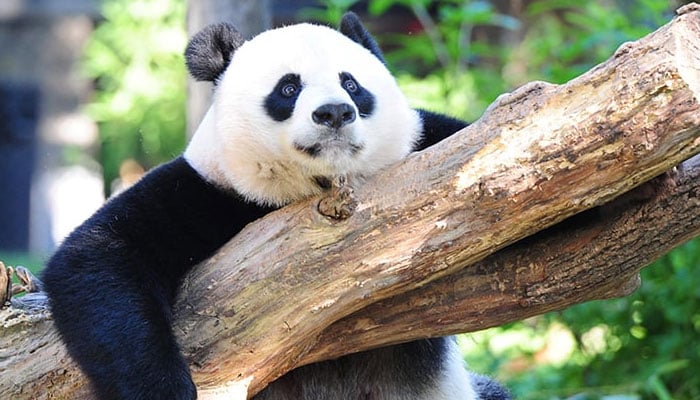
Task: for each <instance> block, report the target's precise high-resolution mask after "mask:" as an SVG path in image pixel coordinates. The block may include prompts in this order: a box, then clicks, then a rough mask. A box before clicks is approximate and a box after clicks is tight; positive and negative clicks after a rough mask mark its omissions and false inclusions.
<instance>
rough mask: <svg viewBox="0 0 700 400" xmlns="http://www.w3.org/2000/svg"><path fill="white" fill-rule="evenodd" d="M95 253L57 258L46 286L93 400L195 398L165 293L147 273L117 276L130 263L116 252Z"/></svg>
mask: <svg viewBox="0 0 700 400" xmlns="http://www.w3.org/2000/svg"><path fill="white" fill-rule="evenodd" d="M93 251H95V250H94V249H93ZM95 252H97V253H101V254H100V255H93V256H92V257H90V255H85V254H79V253H77V252H73V253H72V252H70V251H64V252H62V253H60V254H59V255H58V257H57V258H55V259H54V260H53V261H52V265H51V268H50V269H49V270H48V271H47V272H48V273H47V274H45V276H44V279H45V280H46V281H47V282H48V285H49V286H48V288H49V291H50V295H51V307H52V310H53V315H54V320H55V323H56V325H57V327H58V328H59V330H60V332H61V335H62V337H63V339H64V341H65V343H66V344H67V346H68V349H69V351H70V354H71V356H72V357H73V358H75V360H76V361H77V362H78V364H79V365H80V366H81V368H82V370H83V371H84V372H85V374H86V375H87V376H88V377H89V378H90V381H91V383H92V385H93V388H94V390H95V391H96V394H97V395H98V398H100V399H102V400H104V399H183V400H185V399H186V400H191V399H194V398H196V394H195V393H196V389H195V386H194V384H193V383H192V379H191V378H190V374H189V370H188V366H187V364H186V363H185V361H184V359H183V358H182V356H181V355H180V352H179V349H178V346H177V343H176V341H175V338H174V336H173V334H172V332H171V329H170V306H169V304H168V299H167V297H168V296H167V294H166V292H167V291H166V290H165V289H164V288H163V287H161V286H158V285H157V283H155V278H154V276H153V274H151V273H145V275H142V276H139V275H138V273H134V271H129V269H130V268H129V267H127V268H126V269H124V270H119V268H124V267H125V264H130V263H131V262H130V261H129V259H125V258H122V257H120V256H121V255H122V254H119V252H118V251H117V252H116V253H117V254H112V255H111V256H106V253H108V252H109V251H108V250H107V249H105V250H102V251H95ZM87 257H89V258H92V260H87V259H86V258H87ZM115 263H118V264H119V266H115V267H114V268H113V267H112V266H111V265H113V264H115ZM110 264H111V265H110ZM75 265H80V268H79V269H78V268H75V267H74V266H75Z"/></svg>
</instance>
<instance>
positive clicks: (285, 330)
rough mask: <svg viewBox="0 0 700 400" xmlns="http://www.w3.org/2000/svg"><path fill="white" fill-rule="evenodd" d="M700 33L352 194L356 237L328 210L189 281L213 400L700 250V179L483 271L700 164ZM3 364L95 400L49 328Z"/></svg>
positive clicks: (239, 247) (565, 300)
mask: <svg viewBox="0 0 700 400" xmlns="http://www.w3.org/2000/svg"><path fill="white" fill-rule="evenodd" d="M699 26H700V12H698V11H692V9H689V11H688V12H687V13H685V14H683V15H681V16H680V17H678V18H676V19H674V20H673V21H672V22H671V23H669V24H668V25H666V26H664V27H663V28H661V29H660V30H659V31H657V32H655V33H654V34H652V35H650V36H648V37H646V38H644V39H641V40H639V41H637V42H635V43H632V44H627V45H624V46H622V47H621V49H620V50H618V52H617V53H616V54H615V55H614V56H613V57H612V58H611V59H610V60H609V61H607V62H606V63H604V64H601V65H600V66H598V67H596V68H594V69H593V70H591V71H589V72H588V73H586V74H584V75H582V76H581V77H579V78H577V79H575V80H573V81H572V82H569V83H568V84H566V85H560V86H555V85H548V84H544V83H533V84H530V85H526V86H525V87H523V88H521V89H519V90H517V91H515V92H514V93H512V94H509V95H505V96H503V97H501V98H500V99H499V100H498V101H497V102H496V103H495V104H494V105H493V106H492V107H491V108H490V109H489V110H488V111H487V113H486V114H485V115H484V117H483V118H482V119H481V120H479V121H478V122H476V123H475V124H474V125H472V126H471V127H470V128H468V129H467V130H465V131H464V132H461V133H460V134H458V135H456V136H455V137H453V138H451V139H449V140H447V141H445V142H443V143H441V144H439V145H437V146H435V147H434V148H431V149H429V150H428V151H426V152H424V153H421V154H416V155H413V156H411V157H410V158H409V159H407V160H406V161H405V162H403V163H401V164H400V165H397V166H396V167H394V168H391V169H390V170H389V171H386V172H385V173H383V174H381V175H380V176H378V177H377V179H375V180H373V181H371V182H370V183H368V184H367V185H366V186H363V187H359V188H355V196H356V199H358V201H359V203H358V204H357V208H356V209H355V212H354V214H353V215H352V216H351V217H350V218H349V219H347V220H344V221H340V222H338V221H332V220H330V219H327V218H324V217H322V216H321V215H319V214H318V212H317V209H316V207H317V204H318V200H313V201H308V202H304V203H300V204H296V205H292V206H290V207H287V208H285V209H283V210H281V211H279V212H276V213H274V214H272V215H270V216H268V217H266V218H265V219H263V220H262V221H259V222H256V223H255V224H252V225H251V226H250V227H249V229H246V230H244V231H243V232H242V233H241V234H240V235H239V236H237V237H236V238H234V239H233V240H232V241H231V242H230V243H229V244H228V245H227V246H225V247H224V248H223V249H222V250H221V251H220V252H219V253H218V254H217V255H216V256H214V257H213V258H212V259H211V260H209V261H208V262H207V263H205V264H203V265H202V266H200V268H198V269H197V270H196V271H195V272H194V273H193V274H191V275H190V276H189V277H188V279H187V281H186V282H185V285H184V290H183V293H182V295H181V297H180V299H179V301H178V303H177V305H176V310H177V316H178V317H177V322H176V326H175V330H176V332H177V334H178V335H179V337H180V338H181V340H182V344H183V348H184V351H185V353H186V354H187V356H188V357H189V358H190V360H191V362H192V364H191V365H192V370H193V373H194V375H195V379H196V381H197V382H198V385H199V387H200V389H201V390H200V392H201V397H203V398H213V397H214V396H213V395H212V393H215V392H218V393H221V392H222V391H226V390H227V388H231V387H233V386H235V384H236V383H237V382H238V383H240V385H239V387H238V388H239V389H241V388H243V389H245V387H246V386H249V389H250V393H254V392H256V391H258V390H259V389H261V388H262V387H263V386H264V385H265V384H266V383H267V382H269V381H270V380H271V379H273V378H274V377H276V376H279V375H280V374H282V373H284V372H285V371H287V370H289V369H290V368H292V367H294V366H296V365H300V364H303V363H306V362H310V361H314V360H320V359H324V358H327V357H334V356H338V355H340V354H344V353H347V352H350V351H356V350H360V349H366V348H371V347H375V346H379V345H383V344H387V343H393V342H396V341H403V340H410V339H414V338H417V337H424V336H431V335H436V334H448V333H454V332H458V331H467V330H474V329H479V328H481V327H485V326H491V325H494V324H500V323H504V322H507V321H513V320H517V319H521V318H523V317H526V316H529V315H533V314H537V313H541V312H544V311H547V310H550V309H557V308H562V307H565V306H567V305H570V304H574V303H576V302H580V301H585V300H588V299H591V298H601V297H610V296H617V295H622V294H625V293H627V292H628V291H629V290H632V288H634V287H635V284H636V272H637V271H638V270H639V269H640V268H641V267H642V266H644V265H645V264H646V263H647V262H648V261H649V260H651V259H653V258H655V257H658V256H659V255H660V254H662V253H663V252H665V251H667V250H668V249H669V248H671V247H673V245H675V244H677V243H679V242H680V241H681V240H683V239H686V238H688V237H692V236H694V235H696V234H697V233H698V226H697V225H698V222H697V219H698V218H699V216H700V212H699V210H700V209H699V208H698V207H697V200H696V199H697V198H698V197H697V194H698V190H700V189H698V186H697V184H696V182H698V178H700V177H698V176H697V174H698V168H696V167H695V164H692V165H693V167H692V168H687V169H681V170H679V171H678V172H676V173H674V174H671V175H669V176H667V177H666V178H664V179H662V180H660V181H653V182H652V183H650V184H649V185H651V186H647V187H642V188H638V189H636V190H635V191H634V192H633V193H635V194H634V195H631V196H632V197H628V198H627V199H626V200H624V201H622V202H621V203H612V204H611V205H606V206H605V207H603V208H602V210H601V211H600V212H602V213H603V214H602V215H603V216H604V218H601V219H599V220H591V223H590V225H585V226H581V227H579V229H573V230H571V231H570V232H569V231H567V234H566V235H561V234H552V232H555V231H553V230H550V231H547V232H549V234H547V232H545V233H542V234H539V235H536V236H533V237H532V238H528V239H525V240H526V241H527V242H522V241H521V242H519V243H518V244H516V245H514V246H510V247H508V248H506V249H504V250H502V251H501V252H499V253H497V254H495V255H492V256H490V257H489V258H487V259H485V260H483V261H481V262H479V263H476V264H474V263H475V262H478V261H480V260H482V259H483V258H484V257H486V256H488V255H489V254H492V253H494V252H495V251H497V250H499V249H502V248H503V247H505V246H507V245H509V244H511V243H514V242H516V241H518V240H520V239H522V238H524V237H526V236H528V235H532V234H534V233H536V232H537V231H540V230H542V229H544V228H546V227H548V226H551V225H552V224H555V223H557V222H559V221H561V220H563V219H564V218H567V217H569V216H571V215H573V214H576V213H579V212H581V211H584V210H586V209H588V208H590V207H592V206H596V205H601V204H604V203H607V202H609V201H610V200H612V199H613V198H614V197H616V196H618V195H619V194H620V193H623V192H625V191H627V190H629V189H630V188H632V187H635V186H637V185H639V184H640V183H641V182H644V181H646V180H649V179H650V178H652V177H654V176H656V175H659V174H660V173H662V172H664V171H667V170H669V169H670V168H671V167H673V166H675V165H678V164H679V163H680V162H681V161H682V160H684V159H686V158H687V157H689V156H691V155H692V154H695V153H697V152H698V147H699V146H700V140H699V139H698V137H699V136H700V105H699V103H698V99H699V98H700V59H699V57H700V49H699V48H698V43H700V32H698V27H699ZM688 165H691V164H688ZM649 187H651V188H653V190H650V189H649ZM674 202H678V203H674ZM683 204H684V205H685V207H681V205H683ZM592 215H596V214H592ZM663 224H666V225H663ZM556 229H559V228H556ZM636 234H638V235H639V236H638V237H637V236H635V235H636ZM642 249H643V250H644V251H646V252H642ZM628 250H629V252H628ZM584 256H587V258H581V257H584ZM582 260H586V262H581V261H582ZM11 319H12V318H11ZM14 319H15V320H17V319H16V318H14ZM22 330H23V331H24V332H22V333H20V331H22ZM18 335H23V338H24V341H22V342H21V343H20V342H19V340H18V339H17V336H18ZM0 352H2V353H0V398H5V397H8V395H9V398H13V399H24V398H50V397H49V396H48V394H47V393H46V391H39V390H37V389H36V388H38V387H43V388H46V389H45V390H50V391H51V393H52V394H53V396H54V397H55V398H85V397H83V394H80V395H78V394H76V390H80V391H84V390H85V387H84V380H83V379H82V377H81V376H80V375H79V374H78V373H77V372H76V369H75V366H74V365H73V364H71V363H70V361H69V359H68V357H67V356H66V354H65V349H63V347H62V346H61V345H60V344H58V343H57V341H56V338H55V333H53V328H52V327H51V323H50V321H49V322H46V321H41V322H31V321H29V322H19V323H15V324H14V325H13V327H12V328H5V329H4V330H3V332H2V334H0ZM42 375H45V376H44V377H42ZM27 377H30V378H27Z"/></svg>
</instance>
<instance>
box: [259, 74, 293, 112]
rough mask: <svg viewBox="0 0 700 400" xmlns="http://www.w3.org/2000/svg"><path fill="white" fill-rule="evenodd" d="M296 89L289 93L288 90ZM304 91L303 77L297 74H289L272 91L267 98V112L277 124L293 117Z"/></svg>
mask: <svg viewBox="0 0 700 400" xmlns="http://www.w3.org/2000/svg"><path fill="white" fill-rule="evenodd" d="M291 86H293V87H295V88H296V89H295V90H294V91H293V92H288V91H287V88H289V87H291ZM302 90H303V87H302V84H301V77H300V76H299V75H297V74H287V75H285V76H283V77H281V78H280V80H279V81H277V84H276V85H275V88H274V89H272V92H270V94H268V95H267V97H265V107H264V108H265V112H266V113H267V115H268V116H269V117H270V118H272V119H274V120H275V121H277V122H282V121H285V120H287V119H289V117H291V116H292V113H293V112H294V106H295V105H296V102H297V98H299V94H300V93H301V91H302Z"/></svg>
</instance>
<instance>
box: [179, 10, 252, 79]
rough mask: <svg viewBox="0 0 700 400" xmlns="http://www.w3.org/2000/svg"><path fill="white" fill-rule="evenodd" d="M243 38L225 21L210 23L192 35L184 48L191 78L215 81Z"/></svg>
mask: <svg viewBox="0 0 700 400" xmlns="http://www.w3.org/2000/svg"><path fill="white" fill-rule="evenodd" d="M243 42H245V39H244V38H243V36H242V35H241V34H240V33H239V32H238V30H236V28H235V27H234V26H233V25H231V24H229V23H226V22H220V23H218V24H212V25H209V26H207V27H206V28H204V29H203V30H202V31H201V32H199V33H197V34H196V35H194V37H192V40H190V43H189V44H188V45H187V48H186V49H185V63H186V64H187V69H188V70H189V71H190V74H191V75H192V77H193V78H195V79H196V80H198V81H209V82H214V83H216V82H217V81H218V80H219V78H220V77H221V74H223V73H224V71H225V70H226V67H228V64H229V63H230V62H231V57H233V53H234V52H235V51H236V49H238V48H239V47H240V46H241V45H242V44H243Z"/></svg>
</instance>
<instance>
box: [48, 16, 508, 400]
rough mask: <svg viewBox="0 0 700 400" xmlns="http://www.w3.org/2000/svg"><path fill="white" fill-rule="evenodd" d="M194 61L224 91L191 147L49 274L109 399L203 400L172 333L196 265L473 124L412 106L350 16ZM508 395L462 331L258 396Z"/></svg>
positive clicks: (209, 50)
mask: <svg viewBox="0 0 700 400" xmlns="http://www.w3.org/2000/svg"><path fill="white" fill-rule="evenodd" d="M185 58H186V63H187V66H188V69H189V71H190V73H191V75H192V76H193V77H194V78H196V79H199V80H204V81H212V82H214V83H215V92H214V100H213V104H212V106H211V108H210V109H209V111H208V113H207V114H206V116H205V118H204V120H203V122H202V123H201V125H200V126H199V128H198V129H197V131H196V132H195V134H194V136H193V138H192V140H191V142H190V143H189V145H188V147H187V148H186V150H185V152H184V154H183V155H181V156H179V157H178V158H176V159H174V160H173V161H171V162H169V163H167V164H164V165H162V166H160V167H157V168H155V169H154V170H152V171H151V172H149V173H148V174H147V175H146V176H144V177H143V178H142V179H141V180H140V181H139V182H138V183H137V184H136V185H134V186H133V187H131V188H130V189H128V190H126V191H125V192H123V193H121V194H119V195H118V196H116V197H114V198H112V199H110V200H109V201H108V202H107V203H106V204H105V205H104V206H103V207H102V208H101V209H100V210H98V211H97V212H96V213H95V214H94V215H93V216H92V217H91V218H89V219H88V220H87V221H86V222H85V223H83V224H82V225H81V226H80V227H78V228H77V229H76V230H75V231H74V232H72V233H71V234H70V235H69V236H68V237H67V238H66V239H65V241H64V242H63V243H62V245H61V246H60V248H59V249H58V250H57V251H56V253H55V254H54V255H53V256H52V257H51V259H50V260H49V262H48V264H47V268H46V269H45V271H44V273H43V280H44V282H45V285H46V291H47V293H48V295H49V299H50V305H51V309H52V312H53V317H54V320H55V324H56V327H57V328H58V330H59V332H60V335H61V337H62V339H63V340H64V342H65V343H66V345H67V347H68V350H69V352H70V354H71V356H72V357H73V358H74V359H75V360H76V361H77V363H78V364H79V365H80V367H81V368H82V370H83V371H84V373H85V374H86V375H87V376H88V378H89V380H90V382H91V384H92V387H93V388H94V390H95V393H96V394H97V396H98V397H99V398H100V399H148V400H155V399H171V400H172V399H176V400H185V399H187V400H189V399H195V398H196V389H195V385H194V383H193V382H192V378H191V375H190V372H189V369H188V366H187V363H186V362H185V360H184V359H183V356H182V355H181V353H180V351H179V349H178V345H177V343H176V340H175V337H174V336H173V332H172V330H171V319H172V315H171V305H172V302H173V300H174V297H175V295H176V293H177V290H178V285H179V283H180V281H181V279H182V277H183V276H184V274H186V273H187V271H188V270H190V269H191V268H192V267H193V266H194V265H196V264H197V263H199V262H201V261H203V260H204V259H206V258H207V257H209V256H211V255H212V254H213V253H214V252H215V251H216V250H217V249H218V248H219V247H220V246H222V245H223V244H224V243H225V242H227V241H228V240H229V239H230V238H231V237H233V236H234V235H235V234H236V233H237V232H239V231H240V230H241V229H242V228H243V227H244V226H245V225H246V224H248V223H250V222H252V221H254V220H256V219H258V218H260V217H262V216H264V215H266V214H267V213H269V212H271V211H272V210H274V209H277V208H279V207H281V206H283V205H285V204H288V203H291V202H294V201H296V200H299V199H303V198H306V197H309V196H314V195H317V194H320V193H322V192H323V191H324V190H326V189H328V182H329V181H331V180H332V179H333V178H334V177H336V176H348V177H354V178H357V179H358V180H362V179H366V178H367V177H369V176H371V175H372V174H375V173H376V172H377V171H379V170H381V169H382V168H384V167H386V166H388V165H390V164H392V163H395V162H396V161H398V160H400V159H401V158H403V157H405V156H406V155H407V154H408V153H410V152H411V151H417V150H421V149H424V148H426V147H428V146H430V145H432V144H434V143H436V142H438V141H439V140H441V139H443V138H444V137H447V136H449V135H450V134H452V133H454V132H456V131H458V130H459V129H461V128H462V127H464V126H465V125H466V124H465V123H464V122H462V121H459V120H456V119H452V118H448V117H446V116H442V115H439V114H434V113H430V112H427V111H421V110H418V111H417V110H414V109H412V108H411V107H410V106H409V105H408V103H407V100H406V99H405V98H404V96H403V94H402V93H401V91H400V90H399V88H398V87H397V85H396V83H395V80H394V79H393V77H392V75H391V74H390V73H389V71H388V70H387V68H386V67H385V64H384V59H383V56H382V54H381V52H380V50H379V47H378V46H377V44H376V42H375V41H374V39H373V38H372V37H371V36H370V34H369V33H368V32H367V31H366V29H365V28H364V27H363V25H362V24H361V22H360V21H359V19H358V18H357V16H356V15H354V14H351V13H350V14H347V15H345V16H344V17H343V19H342V22H341V26H340V30H339V31H336V30H334V29H332V28H329V27H325V26H320V25H312V24H298V25H291V26H286V27H282V28H278V29H273V30H269V31H266V32H263V33H261V34H259V35H258V36H256V37H254V38H253V39H251V40H248V41H245V40H244V39H243V38H242V37H241V35H240V34H239V33H238V32H237V31H236V30H235V28H233V27H232V26H231V25H229V24H226V23H221V24H217V25H212V26H210V27H208V28H205V29H204V30H203V31H202V32H200V33H198V34H197V35H195V37H194V38H193V39H192V40H191V42H190V44H189V45H188V47H187V50H186V52H185ZM86 288H90V289H89V290H86ZM508 396H509V395H508V394H507V392H506V391H505V390H504V389H502V388H501V387H500V386H499V385H498V384H496V383H494V382H493V381H491V380H490V379H488V378H485V377H482V376H479V375H476V374H472V373H470V372H467V370H466V369H465V368H464V366H463V365H462V360H461V357H460V355H459V353H458V351H457V348H456V345H455V342H454V340H453V339H452V338H436V339H428V340H421V341H416V342H412V343H406V344H400V345H396V346H391V347H387V348H384V349H378V350H372V351H369V352H365V353H359V354H355V355H350V356H345V357H342V358H339V359H337V360H333V361H327V362H323V363H319V364H313V365H309V366H304V367H301V368H298V369H296V370H294V371H292V372H290V373H289V374H287V375H285V376H283V377H282V378H280V379H279V380H277V381H275V382H273V383H272V384H271V385H269V386H268V387H267V388H266V389H264V390H263V391H262V392H260V393H259V394H257V395H256V396H255V398H256V399H258V400H274V399H289V400H291V399H295V400H300V399H301V400H311V399H387V400H391V399H397V400H398V399H406V400H411V399H416V400H418V399H422V400H429V399H430V400H441V399H450V400H453V399H454V400H456V399H464V400H477V399H482V400H487V399H493V400H495V399H507V398H508Z"/></svg>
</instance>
